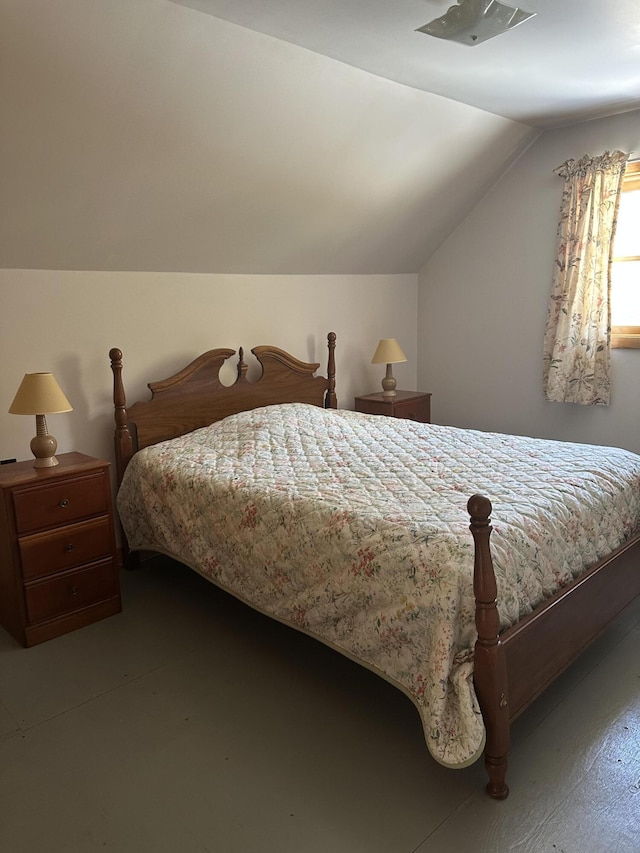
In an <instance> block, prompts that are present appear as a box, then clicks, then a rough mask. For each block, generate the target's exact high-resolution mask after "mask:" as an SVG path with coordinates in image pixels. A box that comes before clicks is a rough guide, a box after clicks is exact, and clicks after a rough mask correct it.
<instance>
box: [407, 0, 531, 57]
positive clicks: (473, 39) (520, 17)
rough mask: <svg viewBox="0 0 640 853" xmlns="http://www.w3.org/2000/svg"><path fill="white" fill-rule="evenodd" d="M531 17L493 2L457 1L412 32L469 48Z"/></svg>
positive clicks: (527, 13) (512, 7)
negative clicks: (465, 45)
mask: <svg viewBox="0 0 640 853" xmlns="http://www.w3.org/2000/svg"><path fill="white" fill-rule="evenodd" d="M534 16H535V12H525V11H524V10H523V9H518V8H516V7H515V6H507V5H506V4H504V3H498V2H496V0H458V3H457V5H456V6H451V7H450V8H449V9H448V10H447V11H446V12H445V13H444V15H441V16H440V17H439V18H434V20H433V21H429V23H428V24H425V25H424V27H420V28H419V29H418V30H416V32H418V33H426V34H427V35H429V36H435V37H436V38H439V39H449V40H450V41H458V42H460V44H468V45H471V46H472V45H475V44H480V42H482V41H487V39H490V38H493V37H494V36H498V35H500V34H501V33H506V32H507V31H508V30H512V29H513V28H514V27H517V26H518V24H522V23H523V22H524V21H528V20H529V18H533V17H534Z"/></svg>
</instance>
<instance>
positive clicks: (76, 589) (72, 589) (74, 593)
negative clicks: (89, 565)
mask: <svg viewBox="0 0 640 853" xmlns="http://www.w3.org/2000/svg"><path fill="white" fill-rule="evenodd" d="M79 592H80V590H79V589H78V587H77V586H72V587H71V595H77V594H78V593H79Z"/></svg>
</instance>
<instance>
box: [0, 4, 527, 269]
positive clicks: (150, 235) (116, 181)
mask: <svg viewBox="0 0 640 853" xmlns="http://www.w3.org/2000/svg"><path fill="white" fill-rule="evenodd" d="M0 63H1V65H0V121H1V123H2V129H3V130H2V134H0V184H1V186H2V202H1V205H0V266H2V267H4V268H24V269H29V268H41V269H83V270H129V271H136V270H145V271H156V270H162V271H185V272H212V273H245V274H250V273H257V274H260V273H276V274H287V273H291V274H299V273H305V274H330V273H343V274H344V273H354V274H355V273H367V274H370V273H402V272H416V271H418V270H419V269H420V267H421V266H422V265H423V263H424V262H425V261H426V260H427V258H428V257H429V256H430V255H431V253H432V252H433V251H434V250H435V249H436V248H437V246H438V245H439V244H440V243H441V242H442V240H443V239H445V238H446V237H447V236H448V234H449V233H450V232H451V231H452V230H453V229H454V228H455V227H456V226H457V224H458V223H459V222H460V221H461V219H462V218H463V217H464V216H465V215H466V213H467V212H468V211H469V210H470V208H471V207H472V206H473V205H474V204H475V202H476V201H477V200H479V198H480V197H482V195H483V194H484V193H485V192H486V191H487V189H488V188H489V187H490V186H491V185H492V184H493V183H494V182H495V180H496V178H497V177H498V176H499V175H500V174H502V172H503V171H504V169H505V168H507V167H508V165H509V164H510V163H511V162H512V161H513V159H514V158H515V157H517V156H518V155H519V153H521V151H522V150H523V149H524V148H525V147H526V146H527V145H528V144H529V143H530V142H531V141H532V139H534V138H535V136H536V135H537V133H538V131H537V130H534V129H532V128H531V127H528V126H526V125H524V124H520V123H518V122H515V121H512V120H509V119H506V118H503V117H500V116H497V115H494V114H491V113H488V112H485V111H483V110H480V109H477V108H475V107H471V106H468V105H465V104H462V103H460V102H458V101H453V100H450V99H447V98H443V97H441V96H439V95H434V94H430V93H427V92H423V91H419V90H416V89H413V88H410V87H408V86H404V85H400V84H397V83H395V82H391V81H389V80H386V79H382V78H380V77H377V76H374V75H372V74H370V73H368V72H366V71H363V70H360V69H357V68H354V67H352V66H349V65H346V64H343V63H342V62H339V61H336V60H334V59H329V58H327V57H324V56H321V55H319V54H317V53H314V52H312V51H309V50H307V49H304V48H301V47H299V46H296V45H293V44H290V43H287V42H284V41H280V40H278V39H275V38H273V37H271V36H268V35H264V34H261V33H257V32H254V31H252V30H248V29H246V28H243V27H240V26H238V25H236V24H233V23H229V22H227V21H222V20H220V19H217V18H214V17H212V16H211V15H207V14H203V13H202V12H201V11H199V10H196V9H192V8H187V7H185V6H182V5H176V4H175V3H172V2H169V0H54V2H50V3H42V2H41V0H0Z"/></svg>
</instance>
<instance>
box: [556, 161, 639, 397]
mask: <svg viewBox="0 0 640 853" xmlns="http://www.w3.org/2000/svg"><path fill="white" fill-rule="evenodd" d="M628 156H629V155H628V154H624V153H623V152H622V151H614V152H613V153H609V152H608V151H606V152H605V153H604V154H602V155H601V156H599V157H590V156H588V155H585V156H584V157H583V158H582V159H581V160H578V161H576V160H567V161H566V163H563V164H562V165H561V166H559V167H558V168H557V169H555V170H554V172H555V174H556V175H560V177H561V178H564V189H563V192H562V204H561V206H560V222H559V224H558V232H557V243H556V259H555V272H554V278H553V285H552V290H551V298H550V300H549V309H548V311H547V326H546V332H545V338H544V368H543V387H544V393H545V397H546V398H547V399H548V400H552V401H554V402H557V403H582V404H583V405H592V406H593V405H604V406H606V405H608V403H609V397H610V375H609V374H610V371H609V365H610V340H609V339H610V333H611V332H610V330H611V310H610V304H609V290H610V273H611V251H612V246H613V238H614V235H615V227H616V222H617V217H618V207H619V202H620V189H621V187H622V178H623V175H624V170H625V168H626V164H627V159H628Z"/></svg>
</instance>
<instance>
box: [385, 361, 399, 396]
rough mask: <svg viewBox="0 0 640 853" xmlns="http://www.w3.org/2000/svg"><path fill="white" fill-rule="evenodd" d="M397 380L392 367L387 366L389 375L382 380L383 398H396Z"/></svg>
mask: <svg viewBox="0 0 640 853" xmlns="http://www.w3.org/2000/svg"><path fill="white" fill-rule="evenodd" d="M396 384H397V383H396V378H395V376H394V375H393V373H392V370H391V365H390V364H388V365H387V374H386V376H385V377H384V379H383V380H382V396H383V397H385V398H386V399H388V398H389V397H395V396H396Z"/></svg>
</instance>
